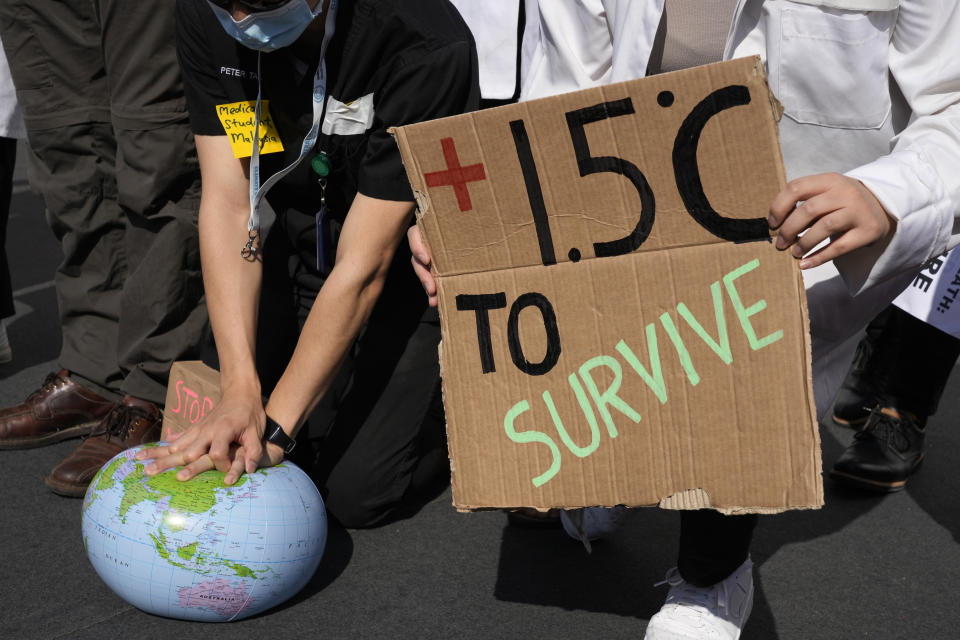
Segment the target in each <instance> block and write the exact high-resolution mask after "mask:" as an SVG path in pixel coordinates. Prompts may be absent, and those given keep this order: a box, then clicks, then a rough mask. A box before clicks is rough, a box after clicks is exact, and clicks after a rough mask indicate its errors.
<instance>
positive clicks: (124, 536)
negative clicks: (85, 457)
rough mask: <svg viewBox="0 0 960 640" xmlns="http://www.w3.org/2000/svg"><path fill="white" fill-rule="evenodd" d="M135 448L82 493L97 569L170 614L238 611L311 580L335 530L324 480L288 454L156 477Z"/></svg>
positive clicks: (211, 617)
mask: <svg viewBox="0 0 960 640" xmlns="http://www.w3.org/2000/svg"><path fill="white" fill-rule="evenodd" d="M155 446H157V445H156V444H148V445H145V446H144V447H135V448H133V449H128V450H126V451H124V452H122V453H120V454H118V455H117V456H115V457H114V458H113V459H112V460H110V461H109V462H108V463H107V464H106V465H104V467H103V468H102V469H101V470H100V471H99V473H97V475H96V477H95V478H94V479H93V482H92V483H91V484H90V488H89V489H87V495H86V497H85V498H84V501H83V544H84V546H85V547H86V549H87V556H88V557H89V558H90V562H91V564H93V567H94V569H96V571H97V573H98V574H99V575H100V577H101V578H102V579H103V581H104V582H106V583H107V585H108V586H109V587H110V588H111V589H113V591H114V592H115V593H116V594H117V595H118V596H120V597H121V598H123V599H124V600H126V601H127V602H129V603H130V604H132V605H133V606H135V607H138V608H139V609H142V610H144V611H146V612H148V613H153V614H157V615H161V616H167V617H170V618H180V619H184V620H201V621H228V620H239V619H240V618H245V617H247V616H251V615H254V614H256V613H259V612H261V611H264V610H265V609H268V608H270V607H273V606H276V605H278V604H280V603H281V602H283V601H284V600H287V599H288V598H290V597H291V596H293V595H294V594H296V593H297V592H298V591H300V589H302V588H303V587H304V585H306V584H307V582H308V581H309V580H310V578H311V577H312V576H313V574H314V572H315V571H316V569H317V565H318V564H319V563H320V557H321V556H322V555H323V548H324V545H325V544H326V540H327V518H326V512H325V510H324V507H323V500H321V498H320V494H319V493H318V492H317V488H316V486H315V485H314V484H313V482H312V481H311V480H310V478H309V477H308V476H307V474H305V473H304V472H303V471H302V470H300V468H298V467H297V466H295V465H294V464H292V463H290V462H283V463H281V464H278V465H277V466H275V467H269V468H264V469H259V470H257V471H256V472H255V473H252V474H246V475H243V476H241V477H240V479H239V480H237V482H236V483H235V484H234V485H233V486H226V485H225V484H223V476H224V474H222V473H220V472H219V471H206V472H204V473H201V474H199V475H197V476H196V477H195V478H193V479H191V480H189V481H187V482H180V481H178V480H177V479H176V477H175V474H176V470H170V471H165V472H163V473H161V474H158V475H155V476H152V477H148V476H145V475H144V474H143V467H144V466H145V464H146V463H145V462H140V461H136V460H134V458H133V456H134V455H135V454H136V453H137V451H139V450H140V449H143V448H145V447H155Z"/></svg>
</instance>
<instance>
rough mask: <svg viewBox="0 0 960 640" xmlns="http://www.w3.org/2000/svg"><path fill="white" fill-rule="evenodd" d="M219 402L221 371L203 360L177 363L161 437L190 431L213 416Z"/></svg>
mask: <svg viewBox="0 0 960 640" xmlns="http://www.w3.org/2000/svg"><path fill="white" fill-rule="evenodd" d="M219 400H220V373H219V372H217V371H215V370H214V369H211V368H210V367H208V366H207V365H205V364H203V363H202V362H200V361H199V360H187V361H180V362H174V363H173V366H171V367H170V378H169V380H168V382H167V400H166V403H165V404H164V407H163V427H162V429H161V437H162V438H163V439H166V438H167V436H169V435H170V434H171V433H181V432H183V431H186V430H187V429H189V428H190V425H192V424H194V423H196V422H198V421H199V420H200V419H201V418H203V417H204V416H205V415H207V414H208V413H210V411H211V410H212V409H213V407H214V406H215V405H216V404H217V402H218V401H219Z"/></svg>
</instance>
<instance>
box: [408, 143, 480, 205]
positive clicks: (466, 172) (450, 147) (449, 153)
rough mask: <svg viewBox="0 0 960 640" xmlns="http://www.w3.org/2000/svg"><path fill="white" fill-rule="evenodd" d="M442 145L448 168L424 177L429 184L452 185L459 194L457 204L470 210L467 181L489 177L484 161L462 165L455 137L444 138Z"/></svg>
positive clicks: (434, 185)
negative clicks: (454, 141)
mask: <svg viewBox="0 0 960 640" xmlns="http://www.w3.org/2000/svg"><path fill="white" fill-rule="evenodd" d="M440 145H441V146H442V147H443V159H444V160H446V161H447V170H446V171H434V172H433V173H426V174H424V176H423V177H424V178H425V179H426V181H427V186H428V187H448V186H452V187H453V192H454V193H455V194H457V204H458V205H460V211H470V210H471V209H473V204H472V203H471V202H470V189H468V188H467V183H468V182H477V181H480V180H486V179H487V174H486V173H485V172H484V170H483V163H477V164H471V165H469V166H466V167H461V166H460V158H459V156H457V146H456V145H455V144H454V143H453V138H443V139H442V140H441V141H440Z"/></svg>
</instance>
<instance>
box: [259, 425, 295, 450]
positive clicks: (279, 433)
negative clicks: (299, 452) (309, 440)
mask: <svg viewBox="0 0 960 640" xmlns="http://www.w3.org/2000/svg"><path fill="white" fill-rule="evenodd" d="M263 439H264V441H265V442H272V443H273V444H275V445H277V446H278V447H280V448H281V449H283V453H284V454H285V455H290V454H291V453H293V449H294V447H296V446H297V441H296V440H294V439H293V438H291V437H290V436H288V435H287V432H286V431H284V430H283V427H281V426H280V425H279V424H277V421H276V420H274V419H273V418H271V417H270V416H267V430H266V431H264V433H263Z"/></svg>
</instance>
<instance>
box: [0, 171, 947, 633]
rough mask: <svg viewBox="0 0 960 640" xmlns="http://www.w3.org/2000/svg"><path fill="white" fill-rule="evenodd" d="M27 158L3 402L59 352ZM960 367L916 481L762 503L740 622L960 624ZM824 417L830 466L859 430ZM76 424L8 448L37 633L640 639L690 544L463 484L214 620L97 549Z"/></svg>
mask: <svg viewBox="0 0 960 640" xmlns="http://www.w3.org/2000/svg"><path fill="white" fill-rule="evenodd" d="M23 159H24V158H23V155H22V154H21V162H20V164H19V167H18V171H17V175H16V182H15V195H14V199H13V207H12V211H11V219H10V224H9V234H8V238H9V240H8V243H7V250H8V255H9V258H10V260H11V262H12V268H13V275H14V289H15V290H16V298H17V312H18V313H17V316H16V317H15V318H14V319H13V321H12V322H11V323H10V324H9V333H10V337H11V340H12V342H13V350H14V360H13V362H12V363H9V364H0V406H9V405H12V404H16V403H18V402H20V401H22V400H23V398H24V397H25V396H26V395H27V394H28V393H29V392H30V391H32V390H33V389H34V388H36V387H37V386H38V385H39V384H40V383H41V382H42V380H43V378H44V376H45V375H46V374H47V373H48V372H51V371H55V370H56V369H57V368H58V367H57V364H56V357H57V353H58V350H59V342H60V334H59V329H58V324H57V318H56V311H57V310H56V298H55V295H54V289H53V286H52V279H53V273H54V269H55V266H56V263H57V260H58V252H59V249H58V246H57V243H56V242H55V241H54V239H53V236H52V234H51V233H50V231H49V229H48V228H47V226H46V223H45V221H44V217H43V207H42V204H41V202H40V201H39V199H38V198H37V197H36V196H34V195H32V194H31V193H29V190H28V187H27V181H26V177H25V174H24V165H25V162H23V161H22V160H23ZM958 385H960V378H958V377H957V376H954V379H953V380H951V382H950V384H949V386H948V388H947V392H946V394H945V396H944V399H943V401H942V404H941V408H940V412H939V414H938V415H937V416H935V417H934V418H933V419H932V420H931V421H930V424H929V428H928V445H927V459H926V462H925V463H924V468H923V469H922V470H921V471H920V473H919V474H918V475H917V476H916V477H914V478H913V479H912V480H911V481H910V483H909V484H908V486H907V489H906V491H904V492H902V493H899V494H894V495H889V496H882V497H880V496H872V495H861V494H858V493H853V492H850V491H843V490H841V489H839V488H838V487H836V486H834V485H833V484H831V483H830V482H829V480H827V481H826V482H825V491H826V507H825V508H824V509H822V510H819V511H809V512H792V513H787V514H783V515H778V516H767V517H763V518H762V519H761V523H760V526H759V527H758V530H757V533H756V536H755V538H754V546H753V550H752V555H753V560H754V562H755V564H756V570H755V577H756V587H757V592H756V599H755V604H754V610H753V615H752V617H751V619H750V622H749V623H748V625H747V627H746V630H745V632H744V635H743V637H744V638H745V639H764V640H767V639H779V638H782V639H793V638H802V639H806V640H809V639H818V638H824V639H826V638H829V639H838V638H839V639H846V638H883V639H886V638H910V639H914V640H915V639H918V638H919V639H926V638H931V639H940V638H960V601H958V597H957V592H958V591H957V585H958V582H960V544H958V541H960V499H958V489H960V477H958V470H960V430H958V428H957V425H956V424H955V423H956V422H957V418H958V417H960V387H958ZM851 435H852V434H851V433H850V432H849V431H846V430H843V429H840V428H838V427H836V426H835V425H832V424H830V425H823V429H822V436H823V455H824V466H825V467H826V468H827V469H829V467H830V465H831V464H832V462H833V460H834V459H835V458H836V457H837V456H838V455H839V453H840V451H841V450H842V448H843V446H844V445H845V444H846V443H848V442H849V440H850V438H851ZM76 445H77V442H76V441H69V442H64V443H60V444H58V445H55V446H52V447H48V448H42V449H32V450H27V451H0V518H2V520H0V559H2V560H0V640H7V639H10V640H20V639H27V638H77V639H82V638H97V639H103V638H120V637H122V638H132V639H135V638H195V637H201V636H202V637H204V638H209V639H215V638H241V637H242V638H271V639H276V638H346V639H351V638H418V639H423V638H465V639H472V638H544V639H549V640H560V639H564V638H637V639H639V638H641V637H642V636H643V631H644V628H645V625H646V622H647V620H649V618H650V616H652V615H653V614H654V613H655V612H656V611H657V610H658V609H659V607H660V605H661V604H662V602H663V598H664V597H665V595H666V587H654V586H653V584H654V583H655V582H657V581H659V580H662V579H663V576H664V573H665V572H666V571H667V570H668V569H669V568H670V567H671V566H673V564H674V563H675V558H676V550H677V540H676V536H677V531H678V523H679V519H678V516H677V514H676V513H671V512H667V511H661V510H658V509H641V510H636V511H633V512H631V513H630V515H629V516H628V518H627V520H626V524H625V526H624V527H623V528H622V529H621V530H619V531H618V532H617V533H616V534H615V535H614V536H613V537H612V538H610V539H609V540H606V541H603V542H601V543H597V544H596V545H595V547H594V552H593V554H592V555H587V554H586V552H585V551H584V549H583V548H582V546H579V545H578V544H575V543H573V542H572V541H570V540H569V539H567V538H566V537H565V535H564V534H563V533H562V532H561V531H559V530H546V531H543V530H528V529H518V528H515V527H511V526H508V525H507V522H506V518H505V517H504V515H503V514H502V513H498V512H487V513H475V514H459V513H457V512H456V511H454V509H453V508H452V507H451V506H450V503H451V498H450V493H449V491H447V492H445V493H443V494H442V495H440V496H439V497H437V498H436V499H435V500H433V501H432V502H430V503H429V504H428V505H426V507H425V508H423V509H422V510H421V511H420V513H418V514H417V515H415V516H413V517H411V518H409V519H407V520H403V521H400V522H397V523H394V524H391V525H388V526H385V527H382V528H380V529H374V530H364V531H345V530H342V529H333V530H331V532H330V540H329V543H328V545H327V550H326V553H325V556H324V559H323V561H322V563H321V565H320V569H319V571H318V572H317V574H316V575H315V576H314V578H313V579H312V581H311V582H310V583H309V585H308V586H307V588H306V589H305V590H304V591H303V592H302V593H301V594H300V595H298V596H297V597H295V598H294V599H293V600H292V601H289V602H287V603H285V604H283V605H281V606H280V607H278V608H276V609H273V610H271V611H268V612H266V613H264V614H261V615H259V616H257V617H255V618H253V619H248V620H244V621H241V622H236V623H230V624H219V625H216V624H199V623H187V622H180V621H175V620H168V619H164V618H158V617H155V616H151V615H148V614H145V613H142V612H140V611H139V610H137V609H134V608H132V607H131V606H130V605H128V604H126V603H125V602H124V601H123V600H121V599H120V598H119V597H117V596H116V595H114V594H113V593H112V592H111V591H110V590H109V589H108V588H107V587H106V586H105V585H104V584H103V583H102V582H101V581H100V579H99V578H98V577H97V574H96V573H95V572H94V570H93V568H92V567H91V565H90V563H89V562H88V561H87V558H86V555H85V552H84V547H83V542H82V539H81V535H80V501H79V500H71V499H67V498H61V497H58V496H56V495H54V494H52V493H50V492H49V491H48V490H47V488H46V487H45V486H44V484H43V478H44V477H45V476H46V474H47V473H49V471H50V469H51V468H53V466H54V465H56V463H57V462H59V461H60V460H61V459H62V458H63V457H65V456H66V455H67V454H69V453H70V451H72V449H73V448H74V447H75V446H76Z"/></svg>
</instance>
